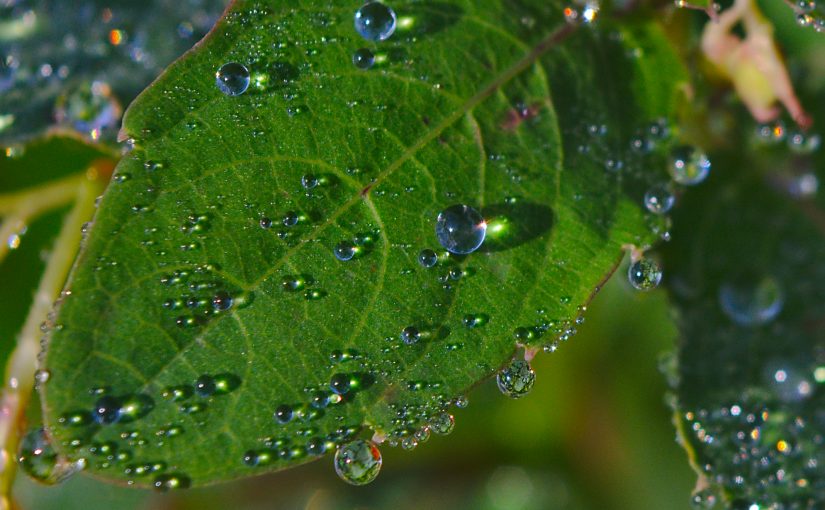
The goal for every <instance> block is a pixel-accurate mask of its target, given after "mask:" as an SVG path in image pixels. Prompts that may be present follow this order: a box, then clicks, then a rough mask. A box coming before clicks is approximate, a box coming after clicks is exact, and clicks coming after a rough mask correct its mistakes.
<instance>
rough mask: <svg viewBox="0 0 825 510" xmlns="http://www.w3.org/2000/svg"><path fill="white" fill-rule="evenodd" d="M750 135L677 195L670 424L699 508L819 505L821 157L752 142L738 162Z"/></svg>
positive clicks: (823, 425)
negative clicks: (695, 185)
mask: <svg viewBox="0 0 825 510" xmlns="http://www.w3.org/2000/svg"><path fill="white" fill-rule="evenodd" d="M811 104H815V103H811ZM819 110H820V111H818V112H817V114H818V118H819V119H821V118H823V117H822V116H821V114H822V113H823V112H822V110H821V108H820V109H819ZM788 136H789V137H790V136H791V135H788ZM812 136H816V135H812ZM748 143H749V142H748V141H747V140H738V143H737V142H734V143H733V144H732V146H738V147H739V149H738V150H735V151H733V150H720V152H719V153H718V154H717V155H716V157H715V161H717V162H718V163H719V164H718V165H717V167H718V168H719V172H718V173H717V174H716V175H715V176H714V177H713V178H712V179H710V181H709V182H708V186H707V188H706V189H705V192H704V193H688V194H687V195H686V196H685V199H684V202H683V203H682V204H681V206H680V207H679V209H678V212H677V213H676V214H675V222H674V241H673V243H671V244H670V245H668V246H667V249H666V250H665V262H666V268H667V269H668V271H669V280H668V281H669V288H670V290H671V293H672V296H673V300H674V303H675V304H676V305H677V307H678V310H679V327H680V330H681V333H682V337H683V340H682V342H681V345H680V347H679V351H678V356H679V359H678V371H677V372H675V373H674V374H672V375H673V377H674V383H676V391H677V402H676V407H677V418H676V420H677V426H678V428H679V430H680V432H681V436H682V438H683V441H685V443H686V445H685V446H686V448H687V449H688V452H689V454H690V457H691V460H692V462H693V464H694V466H695V467H696V469H697V470H698V471H699V473H700V474H701V475H702V476H701V479H700V484H699V489H702V490H700V492H698V493H697V495H696V500H697V502H699V503H701V505H707V506H712V502H713V501H719V500H721V499H722V498H724V500H725V503H723V504H722V506H723V507H725V508H752V507H751V505H753V504H757V505H759V507H760V508H763V507H768V508H773V507H781V508H819V507H820V506H822V505H823V504H825V500H823V495H824V494H825V491H823V488H825V478H823V471H822V469H821V466H822V463H823V462H825V455H823V449H822V431H823V430H825V415H823V414H822V409H823V403H824V402H825V400H823V399H825V391H823V384H825V337H823V335H822V328H821V321H822V316H823V312H825V309H823V304H825V295H823V285H822V281H823V278H825V273H823V266H822V263H821V260H822V257H823V255H825V242H823V234H824V233H825V231H824V230H823V226H825V221H823V219H825V215H823V212H822V211H823V205H825V202H823V200H822V196H821V194H819V195H818V196H817V195H815V193H816V187H817V183H818V178H819V177H821V175H822V162H823V160H822V156H821V155H818V156H815V157H814V156H811V155H793V154H792V153H789V150H788V148H787V147H786V146H785V144H784V143H783V144H780V145H778V146H773V147H765V146H759V144H758V143H757V144H756V146H754V145H751V147H750V148H751V151H749V152H750V153H751V154H752V155H751V156H750V157H747V159H745V160H744V161H743V158H742V151H741V147H742V146H744V145H747V144H748Z"/></svg>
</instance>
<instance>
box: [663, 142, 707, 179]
mask: <svg viewBox="0 0 825 510" xmlns="http://www.w3.org/2000/svg"><path fill="white" fill-rule="evenodd" d="M710 166H711V165H710V160H709V159H708V157H707V156H706V155H705V153H704V152H702V151H700V150H699V149H697V148H696V147H692V146H689V145H682V146H679V147H676V148H674V149H673V151H672V152H671V155H670V175H671V176H672V177H673V180H674V181H676V182H678V183H679V184H683V185H685V186H693V185H696V184H699V183H700V182H702V181H704V180H705V179H706V178H707V176H708V174H709V173H710Z"/></svg>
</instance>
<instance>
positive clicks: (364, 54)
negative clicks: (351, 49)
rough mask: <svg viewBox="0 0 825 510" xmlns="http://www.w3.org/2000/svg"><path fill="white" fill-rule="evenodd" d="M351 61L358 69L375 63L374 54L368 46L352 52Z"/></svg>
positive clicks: (367, 67) (366, 67)
mask: <svg viewBox="0 0 825 510" xmlns="http://www.w3.org/2000/svg"><path fill="white" fill-rule="evenodd" d="M352 63H353V64H354V65H355V67H357V68H358V69H363V70H367V69H370V68H371V67H372V66H373V65H374V64H375V54H374V53H373V52H372V51H370V50H369V49H368V48H361V49H359V50H355V53H353V54H352Z"/></svg>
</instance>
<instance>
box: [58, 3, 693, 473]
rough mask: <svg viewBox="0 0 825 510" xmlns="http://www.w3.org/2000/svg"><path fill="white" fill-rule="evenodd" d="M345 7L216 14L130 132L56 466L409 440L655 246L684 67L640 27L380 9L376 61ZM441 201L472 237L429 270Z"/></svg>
mask: <svg viewBox="0 0 825 510" xmlns="http://www.w3.org/2000/svg"><path fill="white" fill-rule="evenodd" d="M361 5H362V3H361V2H359V1H357V0H353V1H347V2H336V3H335V4H334V5H330V4H328V3H326V2H309V1H308V2H302V3H300V4H298V5H296V4H294V3H280V2H251V1H238V2H236V3H235V4H234V5H233V7H232V9H231V10H230V12H229V13H228V15H227V17H226V18H225V19H224V20H222V21H221V22H220V23H219V24H218V25H217V26H216V28H215V30H214V32H213V33H212V34H211V35H210V36H209V37H207V39H205V40H204V41H203V43H202V44H201V45H199V46H198V48H197V49H196V50H195V51H193V52H192V53H189V54H188V55H186V56H185V57H184V58H183V59H181V60H180V61H178V62H177V63H175V64H174V65H173V66H171V67H170V68H169V69H168V70H167V71H166V72H165V73H164V75H163V76H162V77H161V78H160V79H159V80H158V81H157V82H156V83H155V84H154V85H153V86H152V87H150V88H149V89H148V90H147V91H146V92H145V93H144V94H142V95H141V96H140V97H139V98H138V100H137V101H136V102H135V103H134V105H133V106H132V107H131V109H130V111H129V112H128V113H127V115H126V119H125V126H124V131H125V132H126V134H127V135H128V136H130V137H131V138H132V142H133V144H134V150H133V151H132V152H131V153H129V154H128V155H127V156H125V157H124V159H123V161H122V162H121V164H120V165H119V166H118V168H117V170H116V175H115V179H114V182H113V183H112V185H111V186H110V189H109V190H108V191H107V194H106V195H105V196H104V198H103V200H102V203H101V205H100V210H99V213H98V215H97V217H96V220H95V225H94V227H93V228H92V232H91V235H90V236H89V238H88V242H87V245H86V247H85V250H84V252H83V253H82V254H81V256H80V258H79V260H78V264H77V266H76V268H75V271H74V274H73V276H72V278H71V280H70V282H69V287H68V288H69V290H70V291H71V293H70V294H69V295H68V296H67V297H66V299H65V300H64V301H63V303H62V304H61V306H60V308H59V313H58V315H57V317H56V319H55V321H54V324H53V325H52V330H51V333H50V334H49V338H48V348H47V352H46V355H45V357H44V362H43V365H44V367H43V368H45V369H48V370H49V371H50V374H51V377H50V379H49V382H48V384H46V385H44V386H43V388H42V395H43V397H44V401H45V404H44V406H45V408H44V411H45V417H46V421H47V426H48V427H49V429H50V432H51V434H52V435H53V437H54V439H55V445H56V448H57V449H58V450H59V451H60V452H61V453H62V454H64V455H68V456H69V457H72V458H78V457H84V458H87V469H89V470H91V471H93V472H95V474H97V475H99V476H102V477H105V478H109V479H117V480H128V481H130V482H134V483H135V484H136V485H151V484H154V485H155V486H156V487H158V488H161V489H165V488H171V487H176V486H185V485H189V484H192V485H200V484H205V483H209V482H214V481H218V480H224V479H229V478H236V477H242V476H247V475H252V474H257V473H262V472H265V471H268V470H275V469H280V468H284V467H288V466H290V465H295V464H298V463H301V462H305V461H308V460H311V459H313V458H315V457H318V456H319V455H320V454H322V453H323V452H325V451H329V450H331V449H335V447H336V445H339V444H341V443H342V442H345V441H347V440H348V439H350V438H353V437H354V436H357V435H359V434H361V431H364V432H363V433H364V434H365V435H364V436H362V437H368V436H367V435H366V434H368V433H369V432H367V431H371V432H375V433H376V434H377V436H378V437H379V438H380V437H386V438H387V440H388V442H389V443H390V444H398V443H403V444H404V445H406V446H412V445H414V443H415V441H416V440H417V439H421V440H423V438H424V437H425V436H426V435H427V433H424V432H421V431H422V429H424V428H426V427H429V430H430V431H431V432H433V433H438V432H441V433H446V432H449V430H451V429H452V426H453V422H452V416H451V415H450V414H449V413H450V412H451V409H450V408H451V406H452V405H454V404H458V405H459V406H461V405H463V404H464V403H465V402H466V399H465V398H464V395H465V392H466V391H468V390H469V389H470V388H471V387H472V386H474V385H475V384H476V383H478V382H479V381H481V380H482V379H485V378H488V377H490V376H492V375H493V374H495V373H496V371H497V370H498V369H499V368H500V367H501V366H503V365H505V364H507V363H508V361H509V360H510V358H511V356H512V355H513V353H514V351H515V350H516V346H517V342H521V343H523V344H527V345H529V346H530V347H531V348H535V349H540V348H541V347H542V346H544V345H548V346H550V347H553V346H554V345H555V343H556V341H557V340H564V339H566V338H567V337H569V336H570V335H571V334H572V333H574V332H575V319H576V317H577V316H578V315H579V313H580V312H581V310H580V309H579V305H581V304H584V303H587V302H588V300H589V298H590V296H591V295H592V293H593V292H594V290H595V289H597V288H598V286H599V285H600V284H601V282H603V281H604V279H605V278H606V276H608V275H609V274H610V273H611V272H612V270H613V269H614V267H615V265H616V264H617V262H618V260H619V259H620V257H621V255H622V247H623V246H624V245H625V244H630V243H633V244H636V245H640V246H643V245H647V244H649V243H652V242H654V241H655V239H656V238H657V236H658V235H661V234H662V233H663V232H661V225H660V224H659V223H657V222H656V221H651V218H649V217H648V216H647V213H646V212H645V209H644V207H643V206H642V196H643V195H644V192H645V191H646V189H647V188H648V187H649V186H651V185H653V184H654V183H658V182H660V181H664V180H667V179H668V177H667V173H666V171H665V166H664V165H663V164H662V154H661V150H660V149H664V148H665V147H666V146H668V145H670V144H671V140H670V139H669V138H668V130H667V126H666V122H665V123H663V122H661V121H660V119H662V118H667V116H669V115H670V114H671V113H672V111H673V109H674V107H675V102H676V98H677V96H676V91H677V90H678V85H679V80H681V79H683V77H684V72H683V70H682V68H681V67H680V64H679V62H678V60H677V58H676V57H675V56H674V54H673V53H672V51H671V50H670V48H669V47H668V45H667V42H666V39H665V38H664V36H663V34H662V33H661V32H660V30H659V29H658V28H656V27H655V26H653V25H637V24H634V23H629V24H628V23H625V24H624V25H623V27H622V28H621V29H619V28H616V27H614V26H611V25H610V24H609V23H607V22H606V20H605V23H603V24H602V25H598V26H595V27H590V26H582V27H578V28H577V27H575V26H568V25H566V24H565V22H564V15H563V13H562V7H563V6H562V5H560V4H556V3H552V2H551V3H548V2H546V0H535V1H526V0H525V1H512V0H507V1H499V0H485V1H478V0H473V1H469V0H468V1H455V2H428V1H417V2H400V1H399V2H393V3H392V7H393V8H394V9H395V13H396V15H397V29H396V31H395V33H394V34H393V35H392V36H391V37H389V38H388V39H387V40H385V41H381V42H370V41H366V40H364V39H363V38H362V37H361V36H360V35H359V34H358V33H357V32H356V30H355V27H354V14H355V12H356V10H357V9H358V8H359V7H360V6H361ZM592 14H593V13H592V12H591V13H590V15H592ZM362 29H363V27H362ZM376 35H382V34H376ZM363 48H366V49H368V50H369V52H370V53H372V55H373V56H374V57H375V58H374V62H372V67H371V68H370V69H362V68H363V67H369V66H368V65H366V64H365V62H367V63H369V60H371V59H369V58H367V60H366V61H365V60H364V57H365V55H366V56H367V57H368V56H369V55H368V54H366V53H364V52H363V51H361V52H359V50H361V49H363ZM356 53H359V58H357V59H356V62H357V64H358V65H356V64H355V63H354V62H353V55H355V54H356ZM642 55H643V56H644V57H645V58H643V59H642V58H640V57H641V56H642ZM241 66H243V67H241ZM244 68H245V69H246V70H248V72H249V84H248V89H246V90H243V89H245V87H246V79H245V78H246V73H244V72H243V69H244ZM216 74H217V80H216ZM460 204H463V205H467V206H469V207H471V208H472V209H474V210H476V211H479V212H480V214H481V215H482V216H483V217H484V218H485V220H486V239H485V240H484V242H483V244H482V245H481V247H480V248H479V249H478V250H476V251H474V252H472V253H469V254H467V255H461V256H456V255H449V254H447V253H446V251H445V250H444V248H442V247H441V246H440V244H439V239H438V237H437V235H436V226H437V223H438V221H437V218H438V217H439V215H440V214H441V213H442V212H445V211H447V212H449V213H456V212H457V211H458V212H459V213H461V211H469V209H464V208H455V207H453V206H456V205H460ZM460 217H461V216H460V215H459V218H460ZM443 218H446V216H442V219H443ZM465 233H466V232H465ZM471 241H473V240H472V236H470V237H464V238H463V239H460V240H458V244H457V245H456V246H457V247H463V249H467V248H468V246H469V247H472V246H471V245H472V244H474V243H473V242H471ZM475 241H477V239H476V240H475ZM433 254H434V255H435V256H434V255H433ZM539 376H540V374H539ZM571 384H572V382H571ZM514 387H515V386H514ZM523 387H524V385H519V386H518V388H520V389H523ZM459 421H460V420H459ZM416 432H418V436H417V439H416V435H415V434H416ZM104 444H105V445H107V447H110V448H108V449H107V452H109V453H103V454H102V453H101V449H100V447H101V445H104ZM115 450H116V451H117V453H116V454H115V453H111V452H113V451H115ZM356 453H359V454H360V453H369V451H365V450H359V451H358V452H356ZM110 457H111V458H110ZM359 458H361V459H362V460H363V459H367V457H359ZM359 479H360V480H363V478H359Z"/></svg>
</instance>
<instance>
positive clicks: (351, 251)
mask: <svg viewBox="0 0 825 510" xmlns="http://www.w3.org/2000/svg"><path fill="white" fill-rule="evenodd" d="M358 251H359V249H358V247H356V246H355V245H354V244H353V243H351V242H349V241H341V242H340V243H338V244H337V245H336V246H335V248H334V249H333V250H332V252H333V253H334V254H335V258H337V259H338V260H340V261H341V262H346V261H348V260H352V258H353V257H355V255H356V254H357V253H358Z"/></svg>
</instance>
